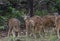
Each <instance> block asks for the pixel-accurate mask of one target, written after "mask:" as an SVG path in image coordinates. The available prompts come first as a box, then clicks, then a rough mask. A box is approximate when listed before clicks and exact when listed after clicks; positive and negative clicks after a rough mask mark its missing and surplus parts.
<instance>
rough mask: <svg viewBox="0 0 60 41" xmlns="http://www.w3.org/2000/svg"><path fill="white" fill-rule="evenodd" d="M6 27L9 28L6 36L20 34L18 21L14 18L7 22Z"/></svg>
mask: <svg viewBox="0 0 60 41" xmlns="http://www.w3.org/2000/svg"><path fill="white" fill-rule="evenodd" d="M8 26H9V31H8V36H10V35H11V34H14V35H15V34H16V33H18V35H19V34H20V21H19V20H18V19H16V18H11V19H9V21H8Z"/></svg>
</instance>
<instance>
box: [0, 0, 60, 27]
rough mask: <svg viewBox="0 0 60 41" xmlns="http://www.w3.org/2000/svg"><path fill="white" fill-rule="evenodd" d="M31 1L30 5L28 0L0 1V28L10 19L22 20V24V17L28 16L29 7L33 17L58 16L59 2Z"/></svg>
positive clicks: (56, 0)
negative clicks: (31, 9)
mask: <svg viewBox="0 0 60 41" xmlns="http://www.w3.org/2000/svg"><path fill="white" fill-rule="evenodd" d="M32 1H33V2H32ZM32 1H31V2H32V3H31V2H30V0H0V26H3V25H5V22H6V21H7V20H8V19H9V18H12V17H15V18H18V19H19V20H21V19H22V20H21V22H22V24H23V23H24V21H23V18H22V15H25V14H29V11H30V7H31V8H33V14H34V15H39V16H44V15H47V14H52V15H54V14H56V13H57V15H59V14H60V0H32ZM32 4H33V6H32ZM0 28H1V27H0ZM2 28H3V27H2Z"/></svg>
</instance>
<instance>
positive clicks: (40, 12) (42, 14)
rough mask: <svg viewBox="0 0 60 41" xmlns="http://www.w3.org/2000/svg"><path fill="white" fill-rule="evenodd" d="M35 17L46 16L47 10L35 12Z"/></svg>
mask: <svg viewBox="0 0 60 41" xmlns="http://www.w3.org/2000/svg"><path fill="white" fill-rule="evenodd" d="M35 14H36V15H39V16H44V15H47V10H42V11H40V10H36V12H35Z"/></svg>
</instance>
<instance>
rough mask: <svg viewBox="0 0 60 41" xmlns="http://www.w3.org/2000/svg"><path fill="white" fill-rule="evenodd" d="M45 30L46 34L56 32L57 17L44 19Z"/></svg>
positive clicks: (49, 16)
mask: <svg viewBox="0 0 60 41" xmlns="http://www.w3.org/2000/svg"><path fill="white" fill-rule="evenodd" d="M42 19H43V20H42V22H43V28H44V32H46V31H47V30H48V31H49V30H54V29H55V25H56V24H55V16H54V15H46V16H43V17H42Z"/></svg>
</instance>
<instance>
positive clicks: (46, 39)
mask: <svg viewBox="0 0 60 41" xmlns="http://www.w3.org/2000/svg"><path fill="white" fill-rule="evenodd" d="M22 36H23V35H22ZM22 36H21V37H17V38H14V37H6V38H3V39H0V41H15V40H16V39H19V40H21V41H56V40H57V36H56V35H50V36H48V37H44V38H41V37H40V38H36V39H33V38H30V37H26V36H24V37H22Z"/></svg>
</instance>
